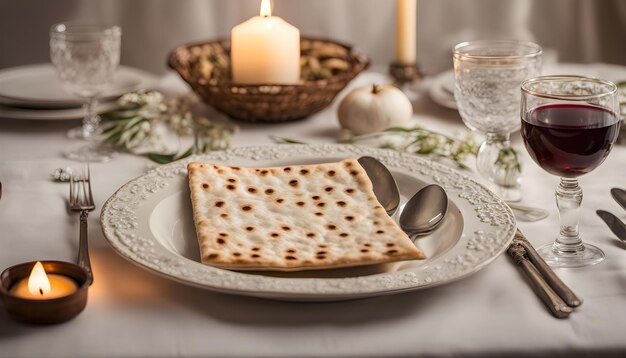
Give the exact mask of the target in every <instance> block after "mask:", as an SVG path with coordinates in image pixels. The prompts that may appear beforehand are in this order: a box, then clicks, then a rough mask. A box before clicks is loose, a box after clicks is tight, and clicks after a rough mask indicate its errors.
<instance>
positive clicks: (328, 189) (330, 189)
mask: <svg viewBox="0 0 626 358" xmlns="http://www.w3.org/2000/svg"><path fill="white" fill-rule="evenodd" d="M333 189H334V188H333V187H332V186H327V187H325V188H324V191H325V192H327V193H330V192H331V191H333Z"/></svg>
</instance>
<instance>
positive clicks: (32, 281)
mask: <svg viewBox="0 0 626 358" xmlns="http://www.w3.org/2000/svg"><path fill="white" fill-rule="evenodd" d="M77 289H78V285H77V284H76V281H74V280H73V279H71V278H69V277H66V276H62V275H55V274H50V275H47V274H46V271H45V270H44V268H43V265H42V264H41V262H40V261H37V263H36V264H35V266H34V267H33V270H32V271H31V273H30V276H29V277H28V278H25V279H22V280H21V281H19V282H18V283H16V284H15V285H13V287H11V289H10V291H9V292H10V293H11V294H12V295H15V296H17V297H21V298H29V299H35V300H46V299H52V298H58V297H63V296H67V295H70V294H72V293H74V292H76V290H77Z"/></svg>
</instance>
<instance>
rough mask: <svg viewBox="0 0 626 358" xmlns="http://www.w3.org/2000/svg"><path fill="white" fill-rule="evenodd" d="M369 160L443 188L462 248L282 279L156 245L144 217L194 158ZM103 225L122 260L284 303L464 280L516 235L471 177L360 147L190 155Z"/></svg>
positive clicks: (162, 170) (496, 202) (501, 206)
mask: <svg viewBox="0 0 626 358" xmlns="http://www.w3.org/2000/svg"><path fill="white" fill-rule="evenodd" d="M363 155H370V156H374V157H376V158H378V159H379V160H380V161H381V162H383V163H384V164H385V165H387V166H388V167H389V168H390V169H392V170H399V171H403V172H405V173H408V174H409V175H412V176H415V177H418V178H419V179H420V180H423V181H425V182H431V183H437V184H439V185H441V186H443V187H444V188H445V189H446V191H447V193H448V196H449V197H450V199H451V200H454V201H455V204H457V206H458V207H459V209H460V210H461V212H462V215H463V219H464V228H463V234H462V235H461V238H460V239H459V241H458V242H457V244H456V245H455V246H454V247H453V248H452V249H450V250H449V251H447V252H445V253H444V254H443V255H441V256H439V257H437V258H435V259H433V260H430V261H428V262H426V263H425V264H423V265H421V266H417V267H411V268H408V269H406V270H401V271H396V272H388V273H381V274H375V275H371V276H361V277H346V278H283V277H269V276H262V275H251V274H246V273H243V272H235V271H228V270H224V269H219V268H216V267H212V266H208V265H204V264H201V263H199V262H196V261H193V260H189V259H187V258H184V257H182V256H180V255H177V254H175V253H174V252H172V251H169V250H167V249H166V248H165V247H163V246H162V245H161V244H159V243H158V242H156V239H155V238H154V237H153V236H152V233H151V232H150V230H149V228H148V224H147V222H148V220H147V218H146V217H145V215H147V214H146V212H147V210H146V203H147V202H150V201H154V200H158V199H159V194H160V193H163V192H165V191H166V188H168V186H169V184H170V182H172V181H175V180H180V178H179V177H178V176H186V173H187V169H186V166H187V163H189V162H191V161H204V162H215V163H221V164H226V165H239V164H238V163H239V162H241V161H243V160H250V161H257V160H258V161H263V160H264V161H278V160H285V159H289V158H308V159H315V158H317V159H323V158H358V157H360V156H363ZM100 221H101V224H102V230H103V232H104V236H105V238H106V240H107V241H108V243H109V244H110V245H111V246H112V247H113V249H114V250H115V251H117V252H118V253H119V254H120V255H121V256H123V257H124V258H126V259H128V260H130V261H131V262H133V263H136V264H138V265H139V266H141V267H144V268H147V269H150V270H152V271H155V272H157V273H159V274H161V275H164V276H166V277H168V278H171V279H174V280H177V281H180V282H183V283H186V284H189V285H193V286H198V287H203V288H207V289H211V290H215V291H220V292H226V293H235V294H241V295H248V296H258V297H266V298H275V299H287V300H340V299H350V298H359V297H368V296H377V295H384V294H390V293H396V292H403V291H409V290H417V289H422V288H427V287H432V286H436V285H440V284H443V283H447V282H451V281H455V280H458V279H461V278H464V277H466V276H468V275H470V274H472V273H474V272H476V271H478V270H480V269H481V268H483V267H485V266H486V265H487V264H489V263H490V262H492V261H493V260H494V259H495V258H496V257H498V256H499V255H500V254H501V253H502V252H504V251H505V250H506V248H507V247H508V245H509V244H510V242H511V240H512V239H513V235H514V233H515V227H516V223H515V219H514V217H513V213H512V212H511V209H510V208H509V207H508V206H507V205H506V204H505V203H504V202H503V201H502V200H500V199H499V198H498V197H497V196H496V195H495V194H494V193H492V192H491V191H489V190H488V189H486V188H485V187H484V186H482V185H481V184H479V183H477V182H476V181H475V180H474V179H472V178H470V177H468V176H467V175H464V174H461V173H459V172H458V171H456V170H454V169H452V168H449V167H447V166H444V165H441V164H438V163H435V162H431V161H429V160H425V159H422V158H419V157H416V156H414V155H410V154H405V153H399V152H395V151H391V150H385V149H377V148H372V147H363V146H355V145H334V144H322V145H296V144H287V145H274V146H254V147H239V148H234V149H231V150H228V151H220V152H213V153H209V154H205V155H199V156H193V157H189V158H185V159H183V160H180V161H177V162H174V163H170V164H167V165H164V166H161V167H158V168H156V169H153V170H151V171H150V172H148V173H146V174H145V175H143V176H141V177H139V178H136V179H133V180H131V181H130V182H128V183H127V184H125V185H124V186H122V187H121V188H120V189H119V190H118V191H117V192H115V194H113V195H112V196H111V197H110V198H109V199H108V200H107V202H106V203H105V204H104V206H103V208H102V211H101V215H100Z"/></svg>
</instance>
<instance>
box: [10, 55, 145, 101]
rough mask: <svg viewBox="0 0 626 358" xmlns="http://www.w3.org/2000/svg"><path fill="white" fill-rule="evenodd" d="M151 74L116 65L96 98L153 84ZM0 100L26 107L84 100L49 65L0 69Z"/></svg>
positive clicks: (120, 93) (113, 95)
mask: <svg viewBox="0 0 626 358" xmlns="http://www.w3.org/2000/svg"><path fill="white" fill-rule="evenodd" d="M155 83H156V80H155V76H153V75H151V74H149V73H148V72H145V71H142V70H139V69H136V68H132V67H127V66H119V68H118V69H117V71H116V72H115V75H114V76H113V80H112V82H111V83H110V84H109V85H108V86H106V87H105V89H104V90H103V91H102V94H101V95H100V96H99V98H100V100H107V99H113V98H115V97H119V96H121V95H123V94H124V93H127V92H130V91H134V90H136V89H139V88H140V87H141V88H146V87H151V86H154V84H155ZM0 103H1V104H4V105H10V106H20V107H26V108H45V109H53V108H76V107H81V106H82V105H83V103H84V100H83V99H81V98H79V97H77V96H75V95H73V94H71V93H69V92H68V91H67V90H66V89H65V86H64V85H63V84H62V83H61V81H60V80H59V78H58V76H57V74H56V71H55V70H54V67H53V66H52V64H49V63H46V64H36V65H26V66H19V67H12V68H8V69H5V70H2V71H0Z"/></svg>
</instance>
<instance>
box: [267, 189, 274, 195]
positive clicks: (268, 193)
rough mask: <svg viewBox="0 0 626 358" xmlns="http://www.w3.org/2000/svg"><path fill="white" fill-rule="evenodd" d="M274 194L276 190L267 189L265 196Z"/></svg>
mask: <svg viewBox="0 0 626 358" xmlns="http://www.w3.org/2000/svg"><path fill="white" fill-rule="evenodd" d="M273 193H274V189H272V188H269V189H265V194H267V195H272V194H273Z"/></svg>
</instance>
